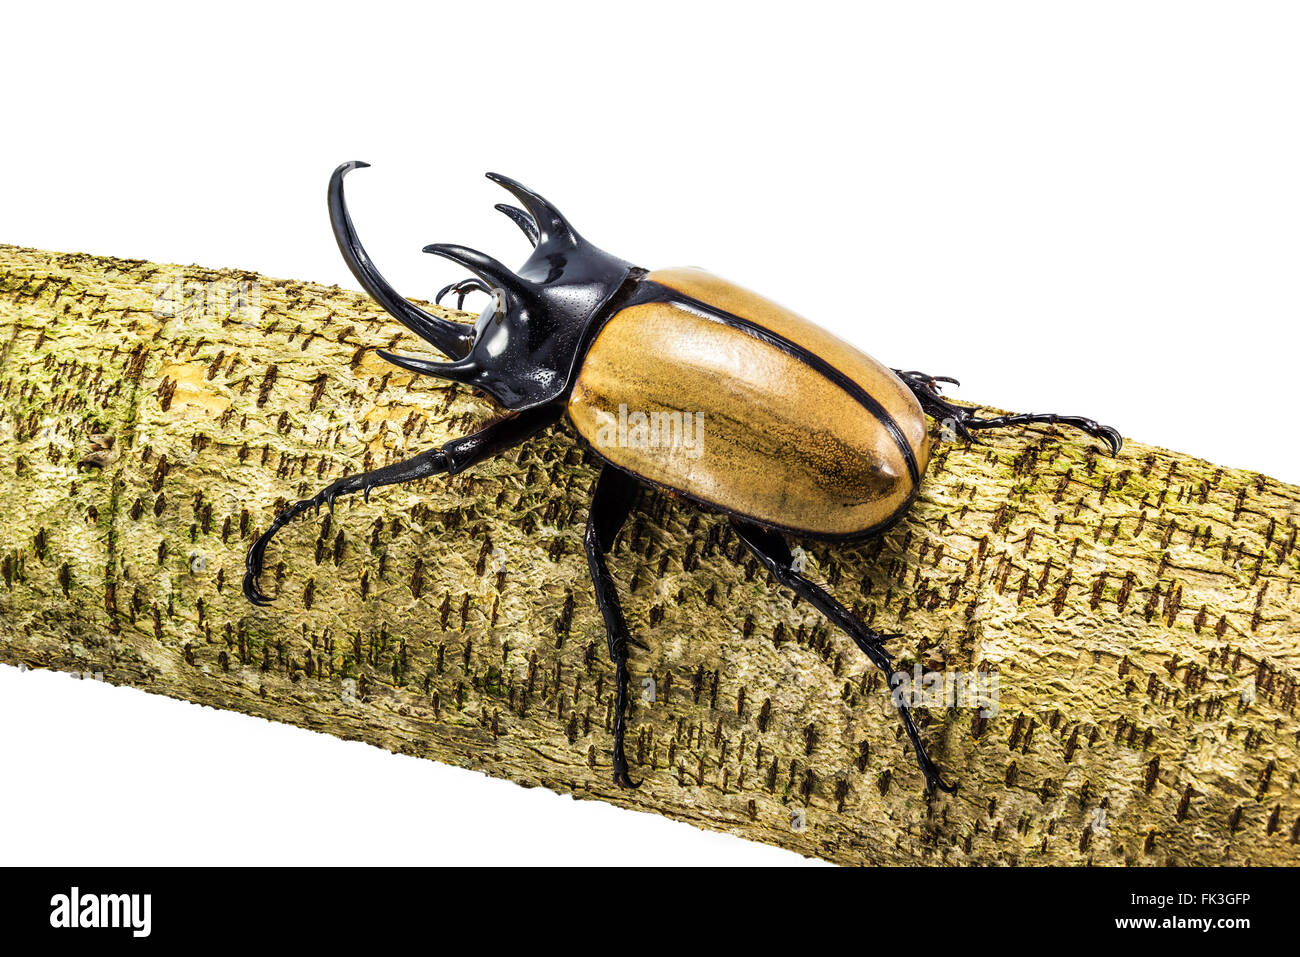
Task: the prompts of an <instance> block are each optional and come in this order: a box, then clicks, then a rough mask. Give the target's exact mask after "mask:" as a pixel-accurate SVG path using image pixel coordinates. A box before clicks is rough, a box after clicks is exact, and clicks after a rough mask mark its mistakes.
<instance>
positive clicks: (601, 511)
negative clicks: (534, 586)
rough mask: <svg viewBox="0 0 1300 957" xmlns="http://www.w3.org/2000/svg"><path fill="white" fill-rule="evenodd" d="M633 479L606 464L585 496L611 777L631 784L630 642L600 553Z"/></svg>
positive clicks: (627, 506)
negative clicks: (609, 690)
mask: <svg viewBox="0 0 1300 957" xmlns="http://www.w3.org/2000/svg"><path fill="white" fill-rule="evenodd" d="M636 490H637V484H636V482H635V481H634V480H633V479H632V478H630V477H629V476H628V475H627V474H626V473H624V472H621V471H619V470H618V469H616V468H614V466H612V465H606V466H605V467H604V469H603V470H602V471H601V473H600V478H598V479H597V480H596V491H595V493H594V494H593V495H592V498H591V511H590V512H589V513H588V515H587V532H586V535H585V537H584V540H585V544H586V547H587V567H588V568H589V569H590V570H591V582H592V584H593V585H594V586H595V588H596V605H597V607H599V608H600V614H601V617H602V618H604V619H605V637H606V638H607V639H608V641H609V657H610V660H612V661H613V662H614V680H615V692H614V783H615V784H617V785H618V786H619V787H624V788H637V787H640V786H641V783H640V782H639V781H633V780H632V778H631V775H630V774H629V773H628V768H627V756H626V754H625V753H624V746H623V739H624V737H625V736H626V733H627V708H628V694H627V686H628V679H629V675H628V670H627V646H628V645H629V644H631V643H632V636H631V635H630V634H629V632H628V628H627V619H626V618H624V617H623V607H622V605H620V604H619V600H618V590H617V588H616V587H615V585H614V578H613V576H611V575H610V573H609V568H608V567H607V566H606V565H605V554H606V553H607V552H608V551H609V550H610V549H611V548H613V546H614V539H615V538H617V537H618V532H619V529H620V528H622V527H623V523H624V522H625V521H627V516H628V513H629V512H630V511H631V510H632V500H633V498H634V497H635V496H636Z"/></svg>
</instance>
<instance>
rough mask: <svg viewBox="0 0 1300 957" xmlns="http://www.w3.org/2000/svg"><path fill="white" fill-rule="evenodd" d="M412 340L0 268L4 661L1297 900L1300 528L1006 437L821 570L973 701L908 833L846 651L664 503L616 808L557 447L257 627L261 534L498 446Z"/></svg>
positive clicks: (281, 304) (1225, 481) (841, 823)
mask: <svg viewBox="0 0 1300 957" xmlns="http://www.w3.org/2000/svg"><path fill="white" fill-rule="evenodd" d="M169 314H170V315H169ZM410 338H411V337H409V336H407V335H406V334H405V333H404V332H403V330H401V327H399V326H398V325H397V324H396V323H395V322H393V321H391V320H389V319H388V318H387V317H386V316H385V315H384V314H383V313H382V312H381V311H380V310H379V309H378V308H377V307H375V306H374V305H373V304H372V303H371V302H370V301H369V300H368V299H367V298H366V297H364V296H363V295H361V294H360V293H356V292H350V291H346V290H342V289H339V288H337V287H330V288H326V287H322V286H318V285H313V284H310V283H304V282H286V281H280V280H271V279H265V278H262V277H259V276H257V275H255V274H252V273H241V272H235V271H216V270H207V269H201V268H197V267H177V266H159V265H155V264H151V263H145V262H125V261H120V260H114V259H104V258H97V257H91V256H84V255H61V254H55V253H48V252H41V251H36V250H29V249H20V248H15V247H7V246H0V573H2V577H0V661H4V662H6V663H8V664H11V665H20V664H21V665H27V666H30V667H33V668H56V669H61V670H68V671H78V672H87V673H94V674H99V675H102V677H103V678H104V680H106V681H109V682H112V683H115V684H129V685H133V686H137V687H141V688H145V689H147V690H150V691H155V692H158V693H160V694H166V695H170V696H173V697H177V698H184V699H188V700H191V701H197V702H202V703H204V704H208V705H212V706H214V707H220V708H231V709H235V710H238V711H242V712H246V713H249V714H255V715H261V716H263V717H266V718H271V719H274V720H277V721H286V722H290V723H292V724H297V725H301V726H303V727H307V728H311V729H314V730H318V731H324V732H328V733H330V734H335V735H339V736H341V737H345V738H357V739H361V740H364V741H368V742H371V743H373V744H376V745H379V746H381V747H385V748H389V749H391V750H394V751H400V752H404V753H410V754H417V755H422V756H426V757H431V758H436V759H437V760H440V761H446V762H449V763H452V764H457V765H461V766H464V767H469V768H475V769H478V770H481V771H484V772H486V773H488V774H492V775H496V776H499V777H506V778H510V779H513V780H515V781H518V782H519V783H521V784H525V785H542V786H545V787H549V788H553V789H555V790H558V791H563V792H569V793H573V794H575V795H577V796H580V797H591V798H598V799H601V800H606V801H611V802H613V803H617V804H623V805H627V806H631V807H636V808H639V809H642V810H650V811H656V812H658V813H662V814H666V815H669V816H671V817H674V818H678V819H681V820H684V821H688V822H690V823H692V824H696V825H699V826H701V827H707V828H714V829H718V830H724V831H730V832H733V833H736V834H739V835H741V836H744V837H747V838H751V839H754V840H760V841H767V842H771V843H774V844H780V845H782V846H785V847H789V848H792V849H794V850H796V851H799V852H802V853H805V854H810V855H815V856H819V857H823V858H826V859H829V860H832V861H838V862H843V863H934V864H941V863H946V864H964V863H986V862H1004V863H1022V864H1035V863H1098V864H1121V863H1127V864H1219V863H1289V864H1294V863H1300V799H1298V798H1297V790H1298V788H1297V771H1298V769H1300V766H1298V765H1297V752H1298V751H1300V739H1298V735H1300V723H1297V720H1296V713H1295V712H1296V705H1297V673H1298V672H1300V639H1298V638H1297V634H1298V633H1300V627H1298V626H1300V590H1298V589H1297V588H1296V585H1297V565H1298V564H1300V551H1297V548H1296V531H1297V522H1298V521H1300V489H1297V488H1296V487H1294V486H1289V485H1285V484H1282V483H1279V482H1277V481H1274V480H1272V479H1269V478H1266V477H1264V476H1262V475H1257V474H1255V473H1251V472H1245V471H1238V470H1233V469H1224V468H1217V467H1215V466H1213V465H1210V464H1207V463H1205V462H1202V461H1198V460H1195V459H1191V458H1187V457H1185V456H1181V455H1177V454H1174V453H1170V452H1167V451H1164V450H1162V449H1158V448H1154V447H1150V446H1144V445H1141V444H1139V443H1137V442H1133V441H1130V442H1129V443H1128V445H1127V446H1126V448H1125V451H1124V453H1123V454H1122V455H1121V456H1119V457H1118V458H1115V459H1112V458H1109V457H1106V456H1105V455H1104V454H1099V453H1098V452H1097V451H1096V449H1095V443H1091V442H1089V441H1087V440H1079V439H1077V438H1076V437H1074V436H1073V435H1064V434H1057V433H1055V432H1053V431H1052V430H1050V429H1032V430H1027V431H1023V430H1011V431H1008V432H1003V433H998V434H991V435H989V437H988V442H989V444H988V445H987V446H986V447H968V446H964V445H951V444H948V445H943V446H941V447H940V448H939V450H938V452H937V454H936V456H935V458H934V460H933V461H932V462H931V465H930V469H929V472H928V475H927V482H926V485H925V491H924V494H923V496H922V498H921V500H920V501H919V502H918V503H917V505H916V507H915V509H914V510H913V511H912V513H911V515H910V517H909V518H908V519H906V520H905V521H904V522H903V523H902V524H901V525H899V526H898V527H896V528H895V529H893V530H892V531H891V532H889V533H888V534H887V535H885V536H884V537H883V538H881V539H879V540H877V541H874V542H870V543H867V544H864V545H861V546H855V547H847V548H846V547H822V546H810V547H809V549H808V552H807V561H808V570H809V574H810V575H812V576H813V577H814V578H815V579H817V580H819V581H822V582H824V583H826V584H827V585H828V586H829V587H830V588H831V590H832V591H833V592H834V593H835V594H836V595H837V596H838V597H839V598H840V599H841V600H843V601H844V602H845V603H846V604H848V605H849V606H850V607H853V608H855V609H856V610H857V611H858V612H859V613H860V614H861V615H862V616H863V617H864V618H865V619H866V620H867V621H869V622H871V623H872V624H873V625H874V626H875V627H876V628H878V629H881V630H886V631H899V632H902V633H904V636H905V637H903V638H901V639H898V640H896V641H895V642H894V643H893V648H894V650H895V653H896V655H897V662H898V665H899V667H900V669H902V670H905V671H910V670H911V669H912V668H913V666H914V665H917V664H919V665H920V666H921V667H923V668H926V669H936V670H943V671H945V672H947V673H949V674H953V673H968V672H983V673H984V674H985V676H986V679H989V678H992V679H996V683H997V684H996V686H997V693H998V700H997V708H996V710H995V711H994V710H993V709H988V708H986V709H984V710H985V711H988V712H990V713H989V714H987V716H986V715H983V714H981V712H980V709H977V708H972V707H969V706H968V702H965V701H960V702H958V703H957V704H956V705H955V706H953V707H947V708H944V707H936V708H931V709H923V710H922V711H921V712H920V717H921V719H922V733H923V735H924V737H925V739H926V740H927V741H928V742H929V744H930V747H931V749H932V753H933V754H934V756H935V758H936V760H937V761H938V762H939V764H940V765H941V766H942V767H943V768H944V769H945V771H946V773H947V774H948V775H949V776H950V777H952V778H954V779H956V780H957V781H959V782H960V790H959V791H958V793H957V794H955V795H942V794H940V795H937V796H933V797H927V796H925V795H924V794H923V792H922V779H921V775H920V773H919V771H918V770H917V768H916V765H915V762H914V760H913V757H912V755H911V753H910V751H909V750H908V747H907V742H906V738H905V737H903V736H902V734H901V728H900V725H899V722H898V719H897V717H896V715H895V714H894V710H893V707H892V705H891V703H890V701H889V691H888V688H887V685H886V682H885V681H884V680H883V678H882V676H880V675H879V674H878V673H876V672H875V670H874V669H873V668H871V667H870V666H869V664H868V662H867V661H866V660H865V658H864V657H863V656H862V655H861V654H860V653H859V652H858V651H857V649H856V648H855V647H854V646H853V645H852V644H851V642H850V641H849V640H848V639H847V638H845V637H844V636H843V635H841V634H839V633H838V632H835V631H832V630H831V629H830V628H828V627H827V625H826V624H825V623H824V622H823V621H822V620H820V619H819V618H818V617H817V616H816V615H815V613H813V612H812V611H811V609H809V608H808V607H807V605H806V604H802V603H800V604H797V605H796V604H795V603H793V602H792V596H791V595H790V593H789V592H787V591H785V590H783V589H780V588H778V587H776V586H773V585H772V584H770V583H769V581H768V580H767V578H766V576H765V575H764V574H763V573H762V572H761V571H760V570H759V569H758V568H757V566H756V564H755V563H754V561H752V560H751V559H750V558H749V557H748V556H747V554H746V553H744V551H743V549H742V547H741V545H740V543H739V542H738V541H737V539H736V538H735V537H734V536H733V535H732V534H731V533H730V532H729V531H728V530H727V528H726V526H725V524H724V523H723V522H722V521H721V520H720V519H719V518H717V517H716V516H710V515H705V514H701V513H699V512H698V511H696V510H694V509H692V508H690V507H688V506H685V505H681V504H677V503H675V502H673V501H671V500H669V499H667V498H665V497H663V496H660V495H658V494H653V493H647V494H646V495H645V496H644V498H643V500H642V503H641V504H642V507H641V508H640V510H639V511H638V513H637V514H636V515H635V516H634V518H633V519H632V520H631V521H630V522H629V525H628V527H627V528H626V529H625V530H624V532H623V534H622V536H621V537H620V539H619V542H618V544H617V546H616V548H615V550H614V552H613V553H612V556H611V560H610V564H611V567H612V568H613V570H614V574H615V576H616V578H617V579H618V581H619V583H620V586H621V589H622V592H623V594H624V600H625V606H626V610H627V614H628V618H629V621H630V623H631V625H632V627H633V630H634V632H635V634H636V635H637V637H638V638H639V639H640V640H642V641H644V642H645V643H646V644H647V645H648V646H649V649H650V650H649V651H641V650H636V651H634V657H633V673H634V682H645V683H644V684H643V685H642V687H641V689H640V690H641V692H642V693H641V694H640V695H639V696H638V695H636V694H635V693H634V697H635V698H636V699H637V700H636V705H635V708H634V712H633V714H632V718H631V732H630V735H629V753H630V757H631V758H632V762H633V773H634V775H643V776H644V778H645V784H644V785H643V787H642V788H641V789H640V790H639V791H635V792H621V791H619V790H618V789H616V788H615V787H613V785H612V784H611V783H610V749H611V740H610V731H609V728H610V723H611V713H610V705H611V698H612V681H611V679H612V669H611V667H610V665H609V664H608V661H607V656H606V649H605V638H604V633H603V629H602V627H601V624H600V619H599V615H598V614H597V612H596V609H595V604H594V601H593V598H592V594H591V587H590V584H589V582H588V579H587V571H586V562H585V559H584V556H583V551H582V531H583V524H584V522H585V519H586V513H587V501H588V496H589V494H590V491H591V487H592V485H593V482H594V480H595V476H596V470H595V468H594V467H593V461H592V459H591V457H590V456H589V454H588V453H586V452H584V451H583V450H582V449H580V448H579V447H578V445H577V444H576V442H575V440H574V439H573V437H572V435H571V434H570V433H569V432H567V431H566V430H564V429H561V430H559V431H557V432H556V433H555V434H554V435H553V436H551V437H540V438H538V439H535V440H533V441H532V442H530V443H528V444H527V445H526V446H524V447H523V448H522V449H520V450H519V451H517V452H515V453H511V454H508V455H507V456H505V457H504V458H502V459H501V460H498V461H495V462H492V463H489V464H487V465H484V466H481V467H479V468H477V469H474V470H472V471H470V472H469V473H466V474H463V475H461V476H457V477H455V478H452V479H449V480H447V479H436V480H430V481H426V482H422V483H419V484H418V485H416V486H410V487H398V488H390V489H384V490H380V491H378V492H376V494H375V495H374V496H373V497H372V498H371V501H370V503H369V504H364V503H363V502H362V501H361V500H360V499H349V500H346V501H343V502H341V503H340V505H339V508H338V509H337V511H336V513H335V514H334V516H333V517H332V518H331V517H330V516H329V515H327V514H324V513H322V514H321V515H320V516H319V517H316V518H310V519H308V520H303V521H300V522H299V523H297V524H296V525H294V526H292V527H290V528H289V529H286V531H285V532H284V533H283V534H282V536H281V538H280V539H278V541H277V543H276V544H275V545H274V546H273V547H272V550H271V552H270V553H269V555H268V575H267V576H266V578H265V579H264V581H265V582H266V587H267V588H268V590H269V591H271V593H272V594H278V596H279V597H278V601H277V603H276V604H275V605H274V606H272V607H271V608H269V609H256V608H253V607H250V606H249V605H248V604H247V603H246V602H245V601H244V599H243V596H242V594H241V593H240V588H239V581H240V576H241V573H242V568H243V556H244V552H245V550H246V548H247V547H248V544H249V541H250V539H251V537H252V536H253V535H255V534H256V533H257V531H258V530H259V529H261V528H264V527H265V526H266V524H267V523H268V521H269V520H270V518H271V516H272V514H273V513H274V510H275V508H276V507H277V504H278V503H280V504H282V503H284V502H286V501H288V500H291V499H296V498H298V497H302V496H306V495H309V494H312V493H314V492H315V491H316V490H317V489H318V488H319V487H320V486H321V485H323V484H324V483H326V482H328V481H330V480H331V479H334V478H337V477H339V476H340V475H343V474H344V473H347V472H353V471H356V470H358V469H362V468H370V467H374V466H378V465H382V464H384V463H386V462H389V461H392V460H394V459H396V458H400V457H405V456H407V455H409V454H412V453H414V452H415V451H418V450H421V449H425V448H428V447H429V446H431V445H434V444H437V443H441V442H443V441H445V440H446V439H448V438H451V437H453V436H456V435H461V434H464V433H466V432H468V431H470V430H472V429H474V428H476V427H478V426H480V425H481V424H483V423H484V422H485V421H486V420H488V419H489V418H491V417H492V416H493V411H492V409H491V407H490V406H489V404H488V403H486V402H485V401H483V400H480V399H479V398H476V397H475V396H473V395H471V394H470V393H468V392H466V391H464V390H462V389H458V388H451V387H447V386H443V385H439V384H438V383H436V382H431V381H429V380H418V381H412V379H411V378H410V377H409V376H408V375H407V374H405V373H403V372H400V371H398V370H396V369H394V368H393V367H390V366H388V365H387V364H386V363H384V362H382V361H381V360H379V359H378V358H377V357H376V356H374V354H373V352H372V351H371V350H372V348H373V347H375V346H388V347H391V346H393V345H394V344H398V345H399V351H401V348H403V347H404V348H405V349H406V351H412V352H420V351H421V350H420V349H419V347H418V346H417V345H416V344H414V343H413V342H411V341H405V342H404V341H403V340H409V339H410ZM935 371H940V372H942V371H946V370H935ZM1116 424H1117V425H1119V426H1121V427H1122V426H1123V423H1122V422H1121V423H1116ZM650 682H653V684H651V683H650ZM636 690H638V689H636V688H634V692H635V691H636ZM652 690H653V695H652V694H651V691H652ZM11 733H20V732H11Z"/></svg>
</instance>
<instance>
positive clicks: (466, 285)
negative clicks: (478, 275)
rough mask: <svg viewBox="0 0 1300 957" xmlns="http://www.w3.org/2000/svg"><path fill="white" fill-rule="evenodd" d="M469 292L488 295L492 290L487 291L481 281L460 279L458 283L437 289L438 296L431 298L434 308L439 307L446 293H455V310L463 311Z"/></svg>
mask: <svg viewBox="0 0 1300 957" xmlns="http://www.w3.org/2000/svg"><path fill="white" fill-rule="evenodd" d="M471 292H486V293H489V294H490V293H491V292H492V290H491V289H489V288H488V287H487V286H485V285H483V283H482V281H481V280H478V279H462V280H460V281H459V282H453V283H448V284H447V285H445V286H443V287H442V288H441V289H439V290H438V295H436V296H434V297H433V304H434V305H435V306H441V305H442V297H443V296H445V295H447V294H448V293H455V294H456V308H457V309H460V310H462V311H463V310H464V307H465V297H466V296H468V295H469V294H470V293H471Z"/></svg>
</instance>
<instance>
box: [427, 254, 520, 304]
mask: <svg viewBox="0 0 1300 957" xmlns="http://www.w3.org/2000/svg"><path fill="white" fill-rule="evenodd" d="M423 252H426V253H430V254H432V255H434V256H441V257H442V258H443V259H450V260H451V261H452V262H454V263H459V264H460V265H462V266H464V267H465V268H466V269H468V270H469V271H470V272H472V273H473V274H474V275H476V276H478V277H479V279H482V280H483V281H484V282H486V283H487V284H488V285H490V286H499V287H500V288H502V289H504V290H506V292H516V293H518V292H522V291H523V290H524V285H525V284H524V280H522V279H520V278H519V277H518V276H516V275H515V274H514V271H513V270H512V269H510V267H509V266H506V265H505V264H503V263H501V262H499V261H497V260H495V259H493V258H492V257H491V256H489V255H488V254H487V253H481V252H479V251H478V250H477V249H470V248H469V247H468V246H457V245H456V244H454V243H430V244H429V245H428V246H425V247H424V250H423Z"/></svg>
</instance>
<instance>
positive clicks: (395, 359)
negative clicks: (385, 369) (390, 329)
mask: <svg viewBox="0 0 1300 957" xmlns="http://www.w3.org/2000/svg"><path fill="white" fill-rule="evenodd" d="M375 352H376V354H378V356H379V357H380V358H381V359H384V360H386V361H388V362H391V363H392V364H393V365H395V366H401V367H402V368H403V369H406V370H407V371H409V372H417V373H419V374H420V375H431V376H437V377H438V378H439V379H450V380H451V381H452V382H468V381H470V380H471V379H473V378H474V376H476V375H478V373H479V367H478V364H477V363H475V362H472V361H470V360H468V359H461V360H460V361H458V362H430V361H429V360H428V359H417V358H415V357H414V356H401V355H397V354H396V353H393V352H388V351H387V350H385V349H376V350H375Z"/></svg>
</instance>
